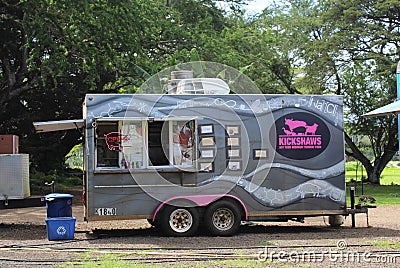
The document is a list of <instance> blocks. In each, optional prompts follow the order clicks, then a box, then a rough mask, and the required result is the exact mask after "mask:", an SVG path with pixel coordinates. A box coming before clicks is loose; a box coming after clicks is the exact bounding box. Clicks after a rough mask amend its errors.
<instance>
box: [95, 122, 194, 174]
mask: <svg viewBox="0 0 400 268" xmlns="http://www.w3.org/2000/svg"><path fill="white" fill-rule="evenodd" d="M195 129H196V128H195V120H187V119H167V120H154V119H137V120H134V119H126V118H124V119H117V118H112V119H109V120H108V121H107V119H105V118H104V119H101V120H99V121H98V122H97V123H96V167H98V168H106V169H107V168H119V169H127V168H134V169H136V168H142V169H143V168H150V167H152V168H157V167H177V168H186V167H194V163H195V162H194V161H195V158H196V150H195V144H196V143H195V131H194V130H195Z"/></svg>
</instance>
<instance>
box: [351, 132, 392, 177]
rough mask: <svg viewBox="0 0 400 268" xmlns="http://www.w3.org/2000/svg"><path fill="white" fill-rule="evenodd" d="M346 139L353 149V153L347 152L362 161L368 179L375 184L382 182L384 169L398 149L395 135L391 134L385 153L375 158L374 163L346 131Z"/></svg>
mask: <svg viewBox="0 0 400 268" xmlns="http://www.w3.org/2000/svg"><path fill="white" fill-rule="evenodd" d="M345 141H346V143H347V145H348V146H349V147H350V149H351V151H352V152H351V153H349V152H346V153H347V154H348V155H349V156H353V157H354V158H355V159H357V160H358V161H360V162H361V164H362V165H363V166H364V167H365V170H366V172H367V178H368V181H369V182H371V183H373V184H380V176H381V174H382V171H383V170H384V168H385V167H386V165H387V164H388V163H389V161H390V160H391V159H392V157H393V156H394V155H395V154H396V151H397V150H396V149H397V146H398V143H397V142H395V140H394V135H392V136H390V138H389V141H388V145H387V146H386V147H385V149H384V152H383V154H382V155H381V156H379V157H376V158H375V160H374V163H373V165H372V164H371V161H370V160H369V159H368V158H367V157H366V156H365V155H364V154H363V153H362V152H361V151H360V150H359V149H358V147H357V146H356V144H355V143H354V142H353V141H352V140H351V138H350V137H349V136H348V135H347V133H345Z"/></svg>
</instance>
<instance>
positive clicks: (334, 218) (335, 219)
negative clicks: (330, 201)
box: [329, 215, 344, 227]
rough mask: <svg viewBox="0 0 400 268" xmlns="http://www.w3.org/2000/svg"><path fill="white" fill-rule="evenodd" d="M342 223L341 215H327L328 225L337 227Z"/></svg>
mask: <svg viewBox="0 0 400 268" xmlns="http://www.w3.org/2000/svg"><path fill="white" fill-rule="evenodd" d="M343 223H344V219H343V216H342V215H331V216H329V225H330V226H331V227H339V226H341V225H342V224H343Z"/></svg>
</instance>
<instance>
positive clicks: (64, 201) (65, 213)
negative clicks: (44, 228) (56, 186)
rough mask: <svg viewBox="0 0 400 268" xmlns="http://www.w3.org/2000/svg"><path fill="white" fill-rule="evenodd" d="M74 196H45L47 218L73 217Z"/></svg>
mask: <svg viewBox="0 0 400 268" xmlns="http://www.w3.org/2000/svg"><path fill="white" fill-rule="evenodd" d="M73 197H74V196H73V195H72V194H60V193H52V194H48V195H46V196H45V200H46V209H47V218H57V217H72V198H73Z"/></svg>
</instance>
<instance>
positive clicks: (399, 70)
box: [396, 61, 400, 152]
mask: <svg viewBox="0 0 400 268" xmlns="http://www.w3.org/2000/svg"><path fill="white" fill-rule="evenodd" d="M396 80H397V100H400V61H399V62H398V63H397V69H396ZM399 122H400V114H398V115H397V133H398V138H399V139H400V123H399ZM399 152H400V142H399Z"/></svg>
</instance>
